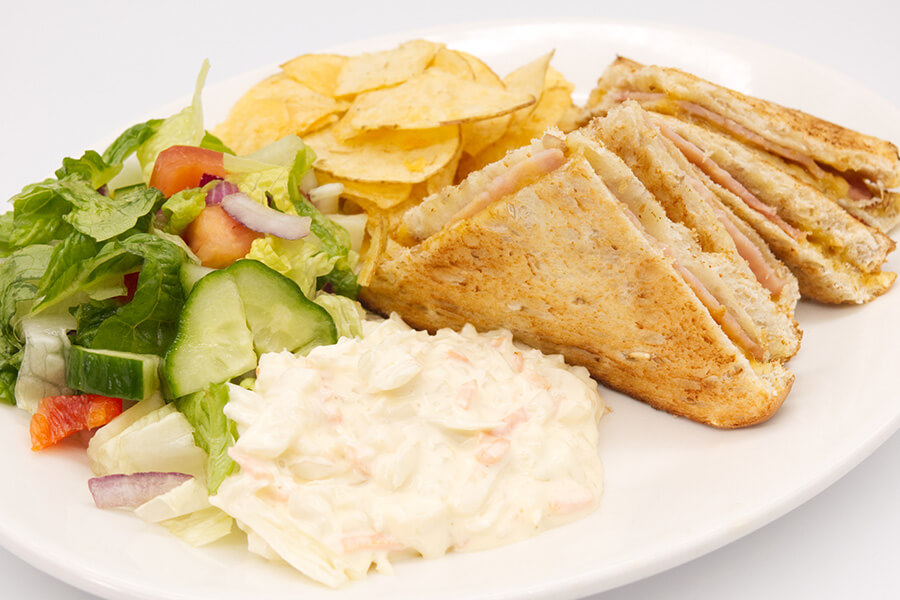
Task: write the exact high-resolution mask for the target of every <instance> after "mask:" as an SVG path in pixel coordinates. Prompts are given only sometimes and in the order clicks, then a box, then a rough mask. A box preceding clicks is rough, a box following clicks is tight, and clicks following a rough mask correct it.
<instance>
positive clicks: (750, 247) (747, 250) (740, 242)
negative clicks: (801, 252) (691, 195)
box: [647, 117, 790, 296]
mask: <svg viewBox="0 0 900 600" xmlns="http://www.w3.org/2000/svg"><path fill="white" fill-rule="evenodd" d="M647 124H648V125H650V126H651V127H655V128H656V129H657V130H658V131H659V132H660V133H662V134H663V136H665V137H666V138H669V136H668V135H666V132H665V131H663V128H662V127H658V126H657V124H656V123H655V122H654V121H653V120H652V119H650V118H649V117H648V118H647ZM670 133H671V134H674V135H677V134H675V132H674V131H671V130H670ZM678 137H679V138H680V136H678ZM669 139H671V138H669ZM681 139H682V140H683V138H681ZM672 141H673V142H674V140H672ZM684 142H685V143H687V140H684ZM675 146H676V151H681V152H682V154H683V155H684V157H685V158H686V159H687V160H688V161H690V162H693V161H692V160H691V156H694V158H698V157H700V158H705V155H704V153H703V151H702V150H700V149H699V148H696V147H695V148H696V151H695V152H690V154H691V156H689V155H687V153H685V152H684V150H682V148H680V147H679V146H678V143H677V142H676V143H675ZM666 150H667V151H669V152H671V150H670V149H669V148H666ZM707 162H711V161H707ZM723 172H724V171H723ZM684 176H685V178H686V180H687V182H688V183H689V184H690V186H691V187H692V188H693V189H694V190H695V191H696V192H697V195H698V196H699V197H700V198H701V199H702V200H703V201H704V202H705V203H706V204H707V205H708V206H709V207H710V209H711V210H712V212H713V214H714V215H715V216H716V220H718V221H719V223H721V224H722V227H723V228H724V229H725V231H726V232H727V233H728V235H729V236H731V239H732V240H733V241H734V246H735V249H736V250H737V252H738V254H739V255H740V256H741V258H743V259H744V260H745V261H747V265H748V266H749V267H750V271H752V272H753V274H754V275H755V276H756V279H757V280H758V281H759V283H760V284H762V286H763V287H764V288H766V289H767V290H769V291H770V292H771V293H772V294H773V295H774V296H777V295H778V294H780V293H781V291H782V290H783V289H784V288H785V286H786V285H787V284H788V281H787V280H786V279H785V278H783V277H781V276H779V274H778V273H777V272H776V271H775V269H774V268H773V267H772V265H771V264H770V263H769V261H768V260H766V257H765V256H763V253H762V251H760V249H759V247H758V246H757V245H756V244H754V243H753V241H752V240H750V238H748V237H747V236H746V235H745V234H744V232H743V231H741V230H740V229H739V228H738V226H737V225H735V223H734V222H733V221H732V220H731V216H730V215H729V214H728V213H727V212H726V211H725V210H723V209H722V207H721V206H719V203H718V202H717V200H716V198H715V196H714V195H713V193H712V191H710V189H709V188H708V187H707V186H706V184H704V183H703V182H702V181H701V180H700V179H699V178H697V177H696V176H695V175H694V174H693V173H691V172H690V171H688V170H684ZM735 183H737V182H736V181H735ZM741 187H743V186H741ZM747 195H749V196H752V194H750V192H749V191H748V192H747ZM753 200H754V201H755V202H756V203H757V204H760V205H762V203H761V202H760V201H759V200H758V199H756V198H755V197H754V198H753ZM745 201H746V199H745ZM751 206H752V205H751ZM763 206H765V205H763ZM766 208H769V207H766ZM760 212H763V211H760ZM764 214H766V213H764ZM766 216H767V218H770V219H771V217H770V216H769V215H768V214H766ZM775 217H777V215H775ZM785 225H787V223H785ZM788 227H790V226H789V225H788Z"/></svg>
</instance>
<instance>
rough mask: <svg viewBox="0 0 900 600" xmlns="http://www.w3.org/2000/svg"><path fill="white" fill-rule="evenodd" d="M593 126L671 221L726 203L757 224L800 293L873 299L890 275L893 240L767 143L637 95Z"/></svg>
mask: <svg viewBox="0 0 900 600" xmlns="http://www.w3.org/2000/svg"><path fill="white" fill-rule="evenodd" d="M587 131H589V132H593V134H594V135H596V136H598V137H599V139H601V140H602V141H604V142H605V143H607V144H608V145H609V147H610V148H611V149H612V150H614V151H615V152H617V153H618V154H619V155H620V156H622V157H623V158H624V159H625V161H626V162H627V163H628V164H629V166H631V167H632V168H633V169H634V171H635V173H636V174H637V175H638V176H639V177H640V178H641V180H642V181H643V182H644V184H645V185H646V186H647V187H648V188H649V189H650V190H651V191H652V192H653V193H654V194H655V195H656V196H657V198H658V199H659V201H660V202H661V203H662V204H663V206H665V207H666V211H667V212H668V213H669V214H670V216H671V217H672V218H673V219H675V220H678V221H682V222H685V223H687V224H688V225H693V224H694V223H695V222H697V221H704V220H708V219H709V218H710V217H709V216H708V215H709V214H713V212H715V211H718V210H723V209H724V210H725V211H727V213H728V214H729V215H730V217H731V219H732V220H733V222H736V223H743V226H744V227H748V226H749V228H752V230H753V234H752V239H755V240H764V241H765V243H767V244H768V245H769V246H770V247H771V250H772V252H773V253H774V254H775V256H777V257H778V258H779V259H781V260H782V261H784V263H785V264H787V265H788V266H789V267H790V268H791V270H792V271H793V273H794V275H796V276H797V279H798V280H799V282H800V291H801V293H802V294H803V295H804V296H807V297H810V298H813V299H816V300H819V301H822V302H829V303H861V302H868V301H870V300H872V299H873V298H875V297H877V296H878V295H880V294H882V293H884V292H885V291H886V290H887V289H888V288H889V287H890V285H891V284H892V283H893V281H894V278H895V276H894V274H892V273H883V272H882V271H881V265H882V264H883V263H884V261H885V259H886V258H887V254H888V252H890V251H891V250H892V249H893V247H894V243H893V242H892V241H891V240H890V238H888V237H887V236H886V235H884V234H883V233H881V232H880V231H878V230H876V229H874V228H872V227H869V226H867V225H865V224H863V223H862V222H860V221H859V220H857V219H855V218H853V217H852V216H851V215H849V214H848V213H847V212H846V211H844V210H842V209H841V208H840V207H839V206H837V205H836V204H835V203H834V202H832V201H831V200H830V199H828V198H827V197H825V196H824V195H822V194H821V193H820V192H819V191H818V190H816V189H815V188H813V187H811V186H809V185H806V184H803V183H802V182H799V181H797V180H796V179H794V178H793V177H791V175H790V174H789V173H787V172H786V171H784V170H782V169H779V168H778V165H777V164H774V163H773V162H772V161H769V160H766V159H765V156H763V155H764V154H765V153H763V152H762V151H756V150H753V149H749V148H748V147H746V146H744V145H743V144H740V143H738V142H735V141H734V140H732V139H730V138H727V137H726V136H722V135H719V134H717V133H714V132H710V131H708V130H706V129H704V128H702V127H698V126H695V125H691V124H689V123H685V122H682V121H679V120H678V119H674V118H669V117H665V116H663V115H658V114H652V113H648V112H646V111H644V110H643V109H642V108H641V107H640V106H638V105H637V104H636V103H635V102H634V101H628V102H625V103H623V104H620V105H617V106H616V107H615V108H613V109H612V110H611V111H610V112H609V113H608V114H607V116H606V117H603V118H599V119H595V120H594V121H592V122H591V124H590V125H589V126H588V127H587ZM673 132H674V134H676V135H674V136H673ZM680 134H684V135H689V134H690V136H689V137H690V140H688V141H690V142H691V143H693V142H694V141H696V142H697V143H698V146H697V147H693V148H690V150H692V151H693V152H691V151H689V149H685V148H684V143H683V142H684V140H683V139H681V138H679V137H678V136H679V135H680ZM691 136H693V137H691ZM673 140H676V141H673ZM688 156H690V157H691V160H689V158H688ZM692 160H693V161H694V162H692ZM695 163H702V164H703V167H704V168H703V169H701V168H699V167H698V166H697V164H695ZM707 163H709V164H707ZM707 167H709V168H707ZM716 167H718V168H720V170H721V171H723V172H724V175H725V176H726V177H732V178H733V179H734V181H731V182H730V183H732V184H734V185H731V189H730V190H729V189H725V187H722V185H719V184H718V183H715V182H714V181H713V180H712V179H711V178H710V175H709V174H708V172H709V173H712V174H713V176H716V172H715V171H712V170H710V169H715V168H716ZM720 181H722V179H721V178H720ZM725 185H726V186H727V185H728V182H726V183H725ZM701 188H702V189H701ZM698 192H700V193H699V194H698ZM738 193H740V194H742V196H740V197H739V196H738V195H737V194H738ZM748 195H749V196H752V197H749V198H748V197H747V196H748ZM701 196H702V197H703V199H704V200H705V201H704V202H700V201H699V200H698V199H699V198H700V197H701ZM745 198H747V199H746V200H745ZM748 202H750V203H748ZM754 206H755V207H756V208H754ZM735 217H739V218H735ZM720 220H721V217H720ZM701 241H702V240H701ZM707 243H709V242H707Z"/></svg>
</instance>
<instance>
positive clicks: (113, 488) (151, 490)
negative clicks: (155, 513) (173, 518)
mask: <svg viewBox="0 0 900 600" xmlns="http://www.w3.org/2000/svg"><path fill="white" fill-rule="evenodd" d="M191 477H192V475H187V474H185V473H156V472H149V473H132V474H131V475H104V476H103V477H92V478H91V479H89V480H88V487H89V488H90V490H91V495H92V496H93V497H94V504H96V505H97V508H137V507H138V506H140V505H141V504H144V503H145V502H147V501H149V500H152V499H153V498H156V497H157V496H159V495H161V494H165V493H166V492H168V491H169V490H172V489H175V488H177V487H178V486H179V485H181V484H182V483H184V482H185V481H187V480H188V479H191Z"/></svg>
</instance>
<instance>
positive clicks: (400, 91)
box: [346, 69, 534, 131]
mask: <svg viewBox="0 0 900 600" xmlns="http://www.w3.org/2000/svg"><path fill="white" fill-rule="evenodd" d="M423 99H427V100H426V101H424V102H423ZM531 104H534V96H533V95H531V94H525V93H517V92H510V91H507V90H504V89H502V88H498V87H494V86H491V85H484V84H482V83H478V82H475V81H468V80H466V79H461V78H460V77H458V76H456V75H453V74H452V73H448V72H447V71H443V70H441V69H428V70H426V71H425V72H424V73H422V74H420V75H416V76H415V77H413V78H411V79H409V80H408V81H405V82H404V83H401V84H400V85H398V86H395V87H392V88H388V89H385V90H377V91H374V92H369V93H367V94H361V95H359V96H357V98H356V100H355V101H354V102H353V104H352V105H351V106H350V109H349V110H348V111H347V115H346V118H347V120H348V122H349V124H350V126H351V127H353V128H354V129H357V130H362V131H369V130H373V129H382V128H397V129H430V128H433V127H441V126H444V125H455V124H458V123H464V122H467V121H476V120H479V119H487V118H489V117H497V116H500V115H505V114H507V113H510V112H512V111H514V110H516V109H519V108H522V107H524V106H529V105H531Z"/></svg>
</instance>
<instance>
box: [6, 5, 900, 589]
mask: <svg viewBox="0 0 900 600" xmlns="http://www.w3.org/2000/svg"><path fill="white" fill-rule="evenodd" d="M572 25H574V26H577V27H584V28H590V27H598V26H600V27H609V26H620V27H626V28H639V29H651V30H662V31H665V32H667V33H674V34H678V35H681V36H686V35H691V34H701V35H703V36H705V37H708V38H714V39H715V40H717V41H718V42H723V43H724V42H727V41H735V42H738V43H739V44H740V45H742V46H750V47H755V48H759V49H764V50H765V51H767V52H775V53H777V54H779V55H782V56H786V57H790V59H791V60H792V61H794V62H796V63H803V64H806V65H809V66H810V67H813V68H815V69H817V70H818V71H819V72H821V73H823V74H826V75H827V76H829V77H832V78H834V79H835V80H843V81H847V82H851V83H852V84H853V85H855V86H857V87H859V88H860V89H863V90H865V91H866V92H867V94H868V95H869V96H870V97H871V98H877V99H878V100H880V101H881V102H883V103H884V104H885V105H886V106H889V107H890V108H891V109H892V111H893V117H894V118H895V119H897V121H898V122H900V109H898V108H897V106H896V105H895V104H894V103H893V102H891V101H890V100H889V99H887V98H885V97H884V96H882V95H881V94H879V93H878V92H876V91H874V90H872V89H870V88H868V87H867V86H865V85H864V84H862V83H861V82H859V81H858V80H856V79H854V78H853V77H852V76H851V75H849V74H845V73H842V72H839V71H837V70H834V69H832V68H831V67H828V66H826V65H823V64H821V63H818V62H816V61H814V60H812V59H810V58H808V57H806V56H804V55H802V54H799V53H797V52H795V51H791V50H786V49H783V48H779V47H777V46H773V45H771V44H767V43H764V42H760V41H758V40H755V39H753V38H749V37H746V36H741V35H737V34H732V33H727V32H721V31H717V30H714V29H707V28H701V27H696V26H690V25H681V24H669V23H663V22H656V21H647V20H641V19H601V18H596V17H587V18H577V20H576V19H575V18H574V17H573V18H558V19H552V20H538V19H534V18H517V19H499V20H488V21H472V22H465V23H456V24H451V25H442V26H437V27H424V28H415V29H411V30H399V31H395V32H390V33H386V34H381V35H378V36H373V37H367V38H364V39H359V40H351V41H348V42H346V43H342V44H335V45H333V46H329V47H328V48H325V49H322V50H310V51H312V52H329V51H336V50H339V51H343V52H348V50H347V49H348V48H359V47H368V48H369V49H370V50H371V49H376V48H377V47H378V46H379V45H386V44H390V43H396V41H397V40H400V39H411V38H412V37H441V36H454V35H461V34H465V33H466V32H475V31H487V30H496V29H503V28H509V27H516V26H535V27H561V26H572ZM700 43H701V44H710V43H712V42H710V41H708V40H707V39H704V40H702V41H701V42H700ZM352 51H356V50H352ZM275 67H277V63H275V64H270V65H267V66H261V67H258V68H255V69H251V70H249V71H245V72H242V73H238V74H236V75H232V76H230V77H227V78H225V79H221V80H212V81H211V82H210V83H209V85H208V86H207V90H214V89H216V88H219V87H227V86H228V85H229V82H233V81H235V80H237V79H240V78H243V77H247V76H248V75H250V74H252V73H257V72H262V71H264V70H268V69H272V68H275ZM598 75H599V73H598ZM184 97H185V98H189V96H187V95H186V96H184ZM180 102H182V100H180V99H179V100H174V101H172V102H171V103H168V104H166V105H163V108H164V107H167V106H170V105H175V104H177V103H180ZM159 110H160V109H158V110H157V111H156V112H159ZM114 135H115V134H113V135H112V136H107V137H106V138H104V139H112V137H114ZM8 206H9V205H8V203H7V202H6V201H5V200H4V201H3V208H4V209H8ZM4 211H5V210H4ZM891 237H896V235H893V236H891ZM898 429H900V410H898V411H896V412H895V414H894V415H893V417H892V418H891V419H890V420H886V421H884V422H882V424H881V426H880V427H879V428H877V429H876V430H875V432H874V434H873V435H870V436H869V437H867V438H866V439H865V440H864V442H863V443H860V444H858V445H857V446H856V448H855V450H854V451H853V452H851V453H848V454H846V455H844V456H843V457H842V460H840V461H838V464H837V466H835V464H834V463H831V464H830V465H828V466H826V465H823V467H822V469H821V472H819V473H818V474H816V475H814V476H811V477H810V478H809V479H810V480H812V483H813V484H812V485H810V481H809V480H807V481H805V482H804V483H802V484H798V485H796V486H794V488H793V489H792V490H790V491H788V492H785V493H783V494H782V500H781V501H780V503H772V504H771V505H770V506H769V507H768V508H767V509H765V510H759V511H757V513H758V514H757V516H756V519H754V520H753V522H752V523H751V524H750V525H749V526H748V527H746V529H745V530H744V531H742V532H741V533H740V534H738V535H734V534H733V533H729V532H727V531H724V530H723V531H721V532H720V533H719V534H717V535H709V536H707V537H706V538H705V539H703V540H699V541H698V540H696V539H694V540H689V541H685V542H684V543H683V544H681V545H682V546H684V547H683V548H682V549H680V550H677V551H676V550H672V549H669V550H668V551H665V552H662V553H661V555H660V556H656V557H655V558H653V559H652V560H650V561H645V562H644V563H643V564H640V565H634V566H633V567H632V568H631V569H629V570H626V571H619V575H617V576H610V575H602V574H598V573H597V572H596V571H584V572H581V573H577V574H573V575H571V576H569V577H566V578H563V579H555V580H549V581H548V580H545V581H542V582H540V583H539V584H536V585H532V586H530V587H529V588H528V589H527V590H525V589H520V590H516V592H517V593H516V594H514V595H512V594H510V593H503V594H495V595H493V596H484V598H487V597H490V598H496V599H498V600H499V599H500V598H504V599H506V598H509V599H512V598H533V599H537V598H550V597H553V598H563V597H565V598H575V597H578V596H580V595H582V594H593V593H598V592H601V591H605V590H609V589H613V588H615V587H619V586H621V585H626V584H628V583H632V582H635V581H638V580H640V579H643V578H645V577H649V576H652V575H654V574H657V573H660V572H663V571H665V570H668V569H670V568H672V567H675V566H678V565H681V564H685V563H687V562H690V560H693V559H694V558H697V557H700V556H703V555H706V554H708V553H709V552H712V551H714V550H716V549H719V548H721V547H724V546H725V545H727V544H729V543H731V542H733V541H736V540H738V539H740V538H742V537H744V536H746V535H748V534H750V533H752V532H754V531H756V530H758V529H760V528H761V527H763V526H765V525H766V524H768V523H771V522H773V521H775V520H777V519H778V518H780V517H781V516H783V515H785V514H787V513H789V512H790V511H792V510H794V509H795V508H797V507H798V506H800V505H802V504H804V503H805V502H807V501H809V500H810V499H812V498H813V497H815V496H816V495H818V494H819V493H821V492H822V491H824V490H825V489H827V488H828V487H830V486H831V485H832V484H834V483H835V482H836V481H838V480H839V479H841V478H842V477H844V476H845V475H846V474H847V473H849V472H850V471H851V470H853V469H854V468H855V467H856V466H857V465H859V464H860V463H861V462H862V461H863V460H865V459H866V458H867V457H868V456H870V455H871V454H872V453H873V452H874V451H875V450H877V448H879V447H880V446H881V445H882V444H884V442H885V441H886V440H888V439H889V438H890V437H891V436H892V435H893V434H894V433H895V432H896V431H897V430H898ZM601 458H602V457H601ZM600 510H602V506H601V508H600ZM723 529H727V528H723ZM698 543H699V545H698ZM0 545H2V546H3V547H5V548H6V549H8V550H9V551H10V552H11V553H12V554H14V555H16V556H17V557H19V558H22V559H23V560H25V561H26V562H27V563H29V564H31V565H33V566H34V567H36V568H38V569H39V570H41V571H43V572H44V573H47V574H48V575H51V576H52V577H55V578H57V579H60V580H61V581H64V582H66V583H67V584H70V585H72V586H73V587H76V588H79V589H82V590H84V591H87V592H89V593H92V594H97V595H100V596H102V597H105V598H111V599H116V598H141V599H145V598H146V599H150V598H157V597H159V596H156V595H154V594H152V593H151V592H152V590H149V589H144V588H142V587H135V586H134V585H133V584H131V585H128V582H127V581H123V582H121V585H114V583H116V578H107V577H104V576H91V575H93V574H89V575H85V573H84V572H83V571H82V570H80V569H75V568H70V566H69V565H68V564H67V563H66V561H65V559H64V557H61V556H58V555H57V554H56V553H54V552H47V551H39V550H38V549H37V548H35V547H34V546H31V545H29V544H28V543H27V542H26V541H25V540H24V539H19V538H17V537H16V536H15V535H14V533H13V532H12V528H10V527H9V524H8V520H7V519H0ZM688 551H690V553H691V554H692V557H691V558H684V557H683V555H684V554H685V553H686V552H688ZM651 564H652V566H649V565H651ZM598 578H600V579H602V580H603V581H607V582H608V581H611V582H612V583H611V584H609V585H605V584H604V585H603V586H601V587H597V585H596V583H597V580H598ZM357 585H359V584H357ZM363 585H364V584H363ZM561 586H564V588H565V589H561ZM167 597H168V598H176V597H178V598H182V597H183V598H188V597H189V596H167ZM479 597H482V596H479Z"/></svg>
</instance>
